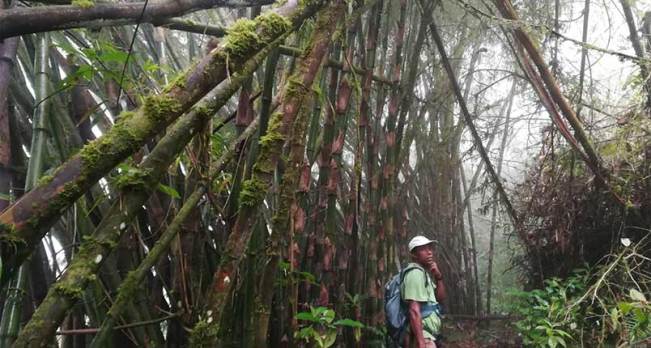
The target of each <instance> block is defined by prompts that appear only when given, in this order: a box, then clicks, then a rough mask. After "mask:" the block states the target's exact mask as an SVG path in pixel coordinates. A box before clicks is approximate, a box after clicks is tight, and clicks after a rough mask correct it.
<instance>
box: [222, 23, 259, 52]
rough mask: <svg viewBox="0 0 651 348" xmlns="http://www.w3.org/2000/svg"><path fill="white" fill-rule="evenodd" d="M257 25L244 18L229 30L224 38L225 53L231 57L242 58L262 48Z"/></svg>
mask: <svg viewBox="0 0 651 348" xmlns="http://www.w3.org/2000/svg"><path fill="white" fill-rule="evenodd" d="M256 26H257V23H256V21H253V20H251V19H246V18H242V19H239V20H238V21H236V22H235V23H234V24H233V25H232V26H231V27H230V28H228V35H226V37H225V38H224V51H225V52H226V53H227V54H228V55H229V56H237V57H241V56H244V55H246V54H247V53H248V52H251V51H254V50H255V49H256V48H258V47H259V46H260V37H259V36H258V34H257V33H256V31H255V29H256Z"/></svg>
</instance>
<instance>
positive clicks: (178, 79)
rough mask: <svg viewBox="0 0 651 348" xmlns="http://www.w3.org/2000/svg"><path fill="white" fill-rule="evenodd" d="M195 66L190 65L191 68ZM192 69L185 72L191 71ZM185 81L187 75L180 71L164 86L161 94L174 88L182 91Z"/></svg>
mask: <svg viewBox="0 0 651 348" xmlns="http://www.w3.org/2000/svg"><path fill="white" fill-rule="evenodd" d="M194 66H196V64H192V67H194ZM191 70H192V68H190V69H189V70H186V71H191ZM186 80H187V74H186V72H185V71H182V72H181V73H179V74H178V75H176V76H175V77H174V78H173V79H172V80H171V81H170V82H169V83H168V84H167V86H165V88H164V89H163V93H168V92H170V91H171V90H173V89H174V88H180V89H184V88H185V86H186Z"/></svg>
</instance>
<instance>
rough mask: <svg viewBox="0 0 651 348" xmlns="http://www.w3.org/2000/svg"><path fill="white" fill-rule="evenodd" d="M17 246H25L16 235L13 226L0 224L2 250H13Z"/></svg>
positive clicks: (23, 241) (22, 240)
mask: <svg viewBox="0 0 651 348" xmlns="http://www.w3.org/2000/svg"><path fill="white" fill-rule="evenodd" d="M18 244H26V243H25V240H24V239H23V238H22V237H19V236H18V234H16V227H15V226H14V225H13V224H5V223H1V222H0V245H2V248H3V250H7V248H9V249H15V248H16V247H17V246H18Z"/></svg>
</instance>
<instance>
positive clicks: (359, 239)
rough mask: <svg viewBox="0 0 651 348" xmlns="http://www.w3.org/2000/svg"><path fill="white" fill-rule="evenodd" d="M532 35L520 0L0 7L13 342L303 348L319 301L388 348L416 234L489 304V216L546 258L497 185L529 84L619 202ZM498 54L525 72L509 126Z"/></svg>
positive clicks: (5, 235) (464, 301)
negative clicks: (482, 65) (483, 255)
mask: <svg viewBox="0 0 651 348" xmlns="http://www.w3.org/2000/svg"><path fill="white" fill-rule="evenodd" d="M181 16H184V17H183V18H181ZM450 16H452V17H454V16H457V17H458V18H464V20H466V21H467V22H468V23H472V24H471V25H467V26H460V27H458V28H457V27H455V26H454V22H455V21H454V20H450ZM458 18H457V19H458ZM486 22H489V23H490V25H491V26H492V27H493V28H494V29H495V30H496V32H498V33H499V35H494V36H491V37H490V38H488V37H487V36H486V35H482V28H483V29H484V30H485V29H486V27H485V25H486V24H485V23H486ZM649 22H651V20H650V21H649ZM529 29H531V28H528V27H526V26H524V25H522V21H521V20H520V19H519V17H518V13H517V11H516V10H515V9H514V7H513V6H512V5H511V3H510V1H508V0H496V1H495V2H494V3H488V2H482V1H478V2H473V3H472V4H468V3H466V2H465V1H462V0H458V1H453V2H445V1H444V2H438V1H428V0H419V1H407V0H366V1H361V0H357V1H343V0H333V1H319V0H309V1H308V0H302V1H296V0H288V1H279V2H278V3H274V1H267V0H259V1H255V0H189V1H183V2H163V1H161V2H154V1H151V2H148V1H145V2H126V3H113V2H97V3H94V2H92V1H89V0H73V1H72V2H71V3H69V2H67V1H66V0H44V1H39V2H38V3H37V2H34V3H32V2H17V1H15V0H14V1H13V2H12V1H5V2H4V9H2V10H0V37H2V42H1V43H0V57H1V59H0V212H1V213H0V252H1V254H0V261H1V266H2V267H1V273H0V284H1V285H2V288H1V290H0V294H1V295H0V299H3V301H2V303H0V308H1V309H2V317H1V320H0V340H1V341H0V346H3V347H4V346H7V347H8V346H14V347H41V346H49V345H51V344H53V343H56V344H58V345H60V346H63V347H86V346H91V347H109V346H111V347H112V346H120V347H122V346H124V347H126V346H152V347H160V346H170V347H178V346H197V347H200V346H201V347H214V346H224V347H266V346H269V347H283V346H299V345H300V344H301V342H302V340H301V337H300V335H299V334H298V333H300V332H305V331H301V330H302V329H303V328H304V322H303V321H300V320H299V319H298V318H300V317H301V315H300V314H301V313H312V315H320V314H319V313H321V314H323V312H318V310H317V311H316V312H315V309H318V308H330V309H332V310H333V311H334V313H336V319H337V320H336V321H328V323H329V325H330V326H329V327H330V329H332V330H334V332H335V333H336V336H337V342H338V344H340V346H346V347H361V346H382V344H384V340H385V338H384V337H383V333H382V326H383V322H384V318H383V313H382V301H383V299H382V297H383V284H384V283H385V282H386V281H387V280H388V278H389V277H390V276H391V275H392V274H394V273H395V272H396V271H397V270H398V268H399V266H400V265H401V264H404V263H405V262H407V261H408V259H409V256H408V254H407V253H406V248H405V245H406V242H407V241H408V240H409V238H410V237H411V236H413V235H415V234H422V233H425V234H427V235H429V236H430V237H432V238H435V239H437V240H438V246H437V250H438V252H439V258H440V265H441V267H442V271H443V273H444V274H445V275H446V283H447V284H448V285H447V286H448V288H449V290H448V292H449V294H450V296H449V297H450V298H449V299H448V301H447V303H445V306H446V309H447V311H448V312H450V313H455V314H466V315H481V314H490V313H491V295H490V294H491V291H490V289H491V287H492V285H491V282H492V280H491V279H492V278H491V277H492V263H493V253H494V251H493V245H494V236H495V234H496V233H497V232H496V231H495V229H496V226H497V225H498V224H497V223H496V219H497V217H496V216H497V215H498V214H499V215H504V216H506V217H507V218H506V219H505V220H504V221H505V222H504V224H506V225H508V226H510V227H509V229H510V230H512V231H513V233H514V234H515V235H516V236H517V237H519V239H520V242H521V243H522V248H523V250H525V251H527V250H529V251H530V250H533V249H532V245H533V244H532V243H529V241H530V240H531V239H530V238H529V236H528V235H527V228H526V226H525V224H524V222H523V220H526V219H523V217H522V216H520V215H519V213H518V211H517V209H518V207H517V206H516V205H515V204H513V203H512V198H510V193H509V192H507V189H506V188H505V185H504V183H503V179H502V167H503V157H504V148H505V147H506V146H507V138H508V134H509V132H510V129H509V127H513V126H512V125H511V126H510V124H509V122H510V121H509V119H510V115H511V111H512V109H513V107H514V106H513V105H514V98H515V95H516V92H517V91H521V90H527V91H528V92H527V93H531V94H532V95H534V96H535V98H538V100H539V101H540V103H541V105H542V106H543V107H544V109H545V110H546V112H547V113H548V114H549V115H551V120H552V123H553V124H554V125H555V126H556V127H558V128H559V129H560V130H561V131H560V134H561V135H562V136H563V137H564V139H565V141H566V142H567V143H568V144H570V145H571V147H572V148H573V149H574V150H575V151H576V153H577V158H579V160H582V161H583V162H584V163H585V165H586V166H587V167H588V168H589V169H590V170H591V171H592V173H593V174H594V176H595V178H596V181H597V182H598V183H599V185H601V187H603V188H604V190H605V192H611V195H610V196H611V198H610V199H612V202H615V203H614V204H620V203H622V202H621V197H620V196H619V195H618V193H617V192H616V190H614V189H612V182H613V178H612V177H611V175H610V172H609V169H608V168H606V167H604V166H603V164H602V163H603V160H602V159H601V158H600V157H599V154H598V153H597V152H596V151H595V149H594V147H593V145H591V139H590V138H589V137H590V136H589V135H588V134H586V132H585V131H584V129H583V126H582V123H581V121H580V120H579V119H578V117H577V113H576V111H575V105H573V104H572V103H571V102H570V101H568V99H567V98H566V96H564V95H563V92H561V89H562V88H563V87H564V86H561V84H560V83H559V81H557V79H556V78H555V76H554V72H555V71H554V67H553V66H552V68H550V67H548V66H547V63H546V61H545V58H544V57H543V53H542V52H541V51H540V46H539V43H538V42H537V40H538V38H537V37H536V36H535V35H533V34H532V32H533V31H532V30H534V29H535V28H534V29H531V30H529ZM638 41H639V40H638ZM650 41H651V40H650ZM487 42H488V43H489V44H490V45H492V46H493V47H495V46H499V47H501V49H502V50H503V51H504V53H502V54H503V55H504V56H506V57H508V58H505V59H508V60H509V62H510V63H509V64H512V65H513V66H517V68H515V69H514V70H516V72H514V73H512V74H507V75H504V76H503V77H500V78H499V81H502V80H503V82H504V83H506V84H507V85H508V86H510V88H504V91H500V92H499V93H500V95H501V96H500V101H499V105H497V106H493V107H494V108H496V109H497V110H498V111H497V113H498V114H499V115H500V117H501V118H500V120H499V121H495V120H493V121H491V120H489V121H486V119H487V117H484V116H482V113H484V112H486V111H488V109H490V106H485V105H484V106H482V105H481V101H482V100H483V99H482V98H485V96H484V95H485V94H486V93H487V90H489V88H490V85H489V83H482V84H481V85H478V84H477V81H478V80H481V79H480V78H479V77H477V76H480V72H476V71H475V67H476V65H477V64H479V62H480V61H481V59H482V56H485V55H487V54H489V53H487V49H486V48H484V45H486V44H487ZM638 44H639V42H638ZM631 58H632V59H633V60H635V61H636V62H639V63H640V66H641V71H642V74H646V73H647V71H648V70H647V69H648V65H645V62H648V58H646V60H645V58H644V53H640V55H638V57H631ZM488 59H490V58H488ZM493 59H495V56H494V57H493ZM484 79H486V80H488V81H489V82H490V80H497V79H498V78H497V77H495V76H493V75H491V76H488V77H484ZM499 81H496V82H495V83H497V82H499ZM484 82H485V81H484ZM486 85H488V87H486ZM482 108H483V109H482ZM480 116H481V117H480ZM511 122H512V121H511ZM511 129H512V128H511ZM486 134H488V136H487V135H486ZM464 139H465V141H468V142H469V143H471V144H472V145H471V146H470V149H469V150H467V151H465V152H464V150H463V147H462V143H463V141H464ZM494 143H495V144H498V143H499V144H500V145H499V146H498V145H493V144H494ZM491 148H492V149H493V150H492V152H491ZM496 148H497V149H498V155H495V154H494V152H495V149H496ZM474 152H476V153H477V154H478V161H477V163H478V165H477V166H476V168H474V171H473V172H472V173H466V172H465V170H464V166H463V158H464V156H469V154H472V153H474ZM484 172H485V173H486V175H485V178H484V176H483V175H481V174H482V173H484ZM484 191H487V192H489V193H488V196H489V200H490V207H491V209H492V224H491V231H490V241H491V243H490V247H491V249H490V251H489V253H488V256H489V260H488V271H487V272H486V271H485V270H480V268H481V267H483V263H482V261H481V260H478V249H479V247H478V245H477V243H478V242H477V241H476V239H477V236H476V233H475V224H474V223H473V213H472V212H473V207H472V204H473V203H474V202H476V200H473V199H471V196H472V195H473V194H476V193H478V192H484ZM485 276H487V277H488V278H487V280H485V279H484V278H483V277H485ZM484 287H486V288H487V289H488V290H486V289H485V288H484ZM315 313H316V314H315Z"/></svg>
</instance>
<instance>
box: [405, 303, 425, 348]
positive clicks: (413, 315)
mask: <svg viewBox="0 0 651 348" xmlns="http://www.w3.org/2000/svg"><path fill="white" fill-rule="evenodd" d="M408 303H409V326H410V327H411V332H413V334H414V339H415V340H416V346H417V347H419V348H420V347H425V336H423V322H422V319H421V317H420V303H418V302H417V301H408Z"/></svg>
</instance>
